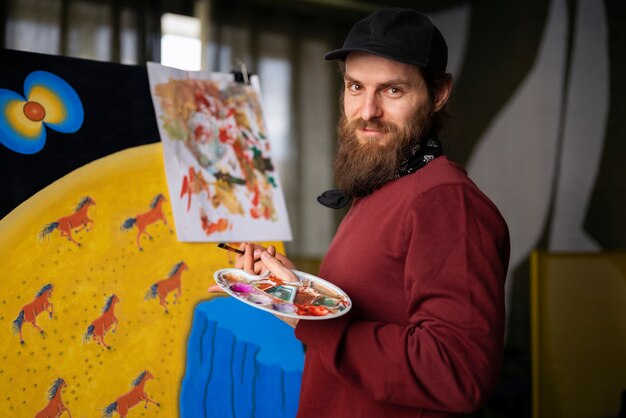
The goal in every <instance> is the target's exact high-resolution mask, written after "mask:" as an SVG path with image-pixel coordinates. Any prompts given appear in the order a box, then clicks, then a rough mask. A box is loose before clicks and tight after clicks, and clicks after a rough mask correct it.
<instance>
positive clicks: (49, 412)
mask: <svg viewBox="0 0 626 418" xmlns="http://www.w3.org/2000/svg"><path fill="white" fill-rule="evenodd" d="M66 386H67V385H66V383H65V380H63V379H62V378H60V377H59V378H58V379H57V380H55V381H54V383H52V386H50V389H48V401H49V402H48V404H47V405H46V406H45V407H44V408H43V409H42V410H41V411H39V412H37V414H36V415H35V418H58V417H60V416H61V415H63V412H66V411H67V413H68V414H69V416H70V418H72V413H71V412H70V410H69V409H67V407H66V406H65V404H64V403H63V399H61V391H62V390H63V388H64V387H66Z"/></svg>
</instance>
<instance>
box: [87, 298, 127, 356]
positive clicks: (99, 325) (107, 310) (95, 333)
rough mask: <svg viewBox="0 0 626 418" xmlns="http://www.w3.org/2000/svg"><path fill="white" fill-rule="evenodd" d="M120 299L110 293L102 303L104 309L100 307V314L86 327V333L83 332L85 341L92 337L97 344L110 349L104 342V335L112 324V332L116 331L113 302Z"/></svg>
mask: <svg viewBox="0 0 626 418" xmlns="http://www.w3.org/2000/svg"><path fill="white" fill-rule="evenodd" d="M119 301H120V299H119V298H118V297H117V296H116V295H111V296H110V297H109V299H108V300H107V302H106V304H105V305H104V309H102V315H100V316H99V317H98V318H97V319H96V320H94V321H93V322H92V323H91V325H89V327H88V328H87V333H86V334H85V341H89V339H90V338H93V340H94V341H95V342H97V343H98V344H102V345H103V346H104V347H105V348H107V349H110V348H111V347H109V346H108V345H107V343H105V342H104V336H105V335H106V333H107V332H108V331H109V329H111V327H112V326H113V325H115V329H113V331H112V332H115V331H117V317H116V316H115V304H116V303H118V302H119Z"/></svg>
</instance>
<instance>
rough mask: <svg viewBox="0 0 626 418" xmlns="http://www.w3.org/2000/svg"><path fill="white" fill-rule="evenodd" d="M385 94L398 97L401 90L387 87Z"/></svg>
mask: <svg viewBox="0 0 626 418" xmlns="http://www.w3.org/2000/svg"><path fill="white" fill-rule="evenodd" d="M387 92H388V93H389V94H391V95H393V96H398V95H400V94H401V93H402V90H401V89H399V88H397V87H389V88H388V89H387Z"/></svg>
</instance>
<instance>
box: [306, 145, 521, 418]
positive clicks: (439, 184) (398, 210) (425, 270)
mask: <svg viewBox="0 0 626 418" xmlns="http://www.w3.org/2000/svg"><path fill="white" fill-rule="evenodd" d="M508 258H509V235H508V230H507V226H506V223H505V221H504V219H503V218H502V216H501V215H500V213H499V212H498V209H497V208H496V207H495V205H494V204H493V203H492V202H491V201H490V200H489V199H488V198H487V197H486V196H485V195H484V194H483V193H482V192H481V191H480V190H479V189H478V188H477V187H476V185H475V184H474V183H473V182H472V181H471V180H470V179H469V178H468V177H467V175H466V173H465V172H464V171H463V170H462V169H461V168H460V167H459V166H457V165H455V164H454V163H452V162H450V161H449V160H448V159H447V158H445V157H439V158H437V159H435V160H434V161H432V162H431V163H429V164H427V165H426V166H425V167H423V168H421V169H419V170H418V171H417V172H415V173H413V174H410V175H407V176H404V177H401V178H399V179H396V180H393V181H391V182H389V183H387V184H386V185H384V186H383V187H382V188H380V189H378V190H376V191H375V192H374V193H373V194H371V195H369V196H366V197H364V198H360V199H357V200H355V201H354V203H353V205H352V207H351V209H350V211H349V212H348V214H347V215H346V217H345V218H344V220H343V222H342V223H341V225H340V227H339V230H338V231H337V234H336V236H335V238H334V240H333V242H332V243H331V246H330V248H329V251H328V254H327V255H326V257H325V259H324V262H323V263H322V266H321V269H320V276H321V277H323V278H325V279H327V280H329V281H330V282H332V283H335V284H336V285H338V286H339V287H341V288H342V289H343V290H345V291H346V292H347V293H348V295H349V296H350V298H351V299H352V303H353V308H352V310H351V311H350V312H349V313H348V314H347V315H344V316H343V317H339V318H335V319H330V320H321V321H307V320H301V321H300V322H299V323H298V325H297V327H296V331H295V332H296V337H297V338H298V339H299V340H301V341H302V342H303V343H304V344H306V345H307V352H306V357H305V366H304V373H303V380H302V389H301V394H300V402H299V411H298V416H299V417H302V418H305V417H315V418H341V417H349V418H362V417H376V418H385V417H390V418H391V417H392V418H399V417H451V416H456V414H461V413H467V412H472V411H475V410H476V409H478V408H480V406H481V405H482V404H483V403H484V402H485V401H486V399H487V397H488V396H489V395H490V393H491V392H492V390H493V388H494V386H495V384H496V382H497V379H498V375H499V370H500V365H501V361H502V348H503V339H504V317H505V308H504V280H505V277H506V272H507V266H508Z"/></svg>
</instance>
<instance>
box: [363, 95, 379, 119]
mask: <svg viewBox="0 0 626 418" xmlns="http://www.w3.org/2000/svg"><path fill="white" fill-rule="evenodd" d="M364 100H365V102H364V103H363V108H362V109H361V119H363V120H371V119H375V118H379V117H381V116H382V115H383V109H382V107H381V105H380V98H379V97H378V95H377V94H375V93H374V94H367V95H366V96H365V98H364Z"/></svg>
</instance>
